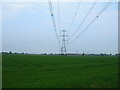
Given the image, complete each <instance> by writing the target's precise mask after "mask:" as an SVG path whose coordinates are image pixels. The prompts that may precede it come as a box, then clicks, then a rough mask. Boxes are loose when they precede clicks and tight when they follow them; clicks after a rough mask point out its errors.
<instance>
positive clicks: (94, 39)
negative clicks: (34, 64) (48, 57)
mask: <svg viewBox="0 0 120 90" xmlns="http://www.w3.org/2000/svg"><path fill="white" fill-rule="evenodd" d="M92 4H93V2H81V5H80V8H79V12H78V14H77V15H76V18H75V22H74V23H73V26H72V27H71V28H70V29H69V28H68V27H69V26H70V24H71V21H72V18H73V15H74V13H75V10H76V8H77V5H78V2H60V17H61V18H60V21H61V28H60V30H61V29H63V28H65V29H66V30H67V31H68V35H71V34H72V33H73V32H74V31H75V30H76V28H77V27H78V25H79V24H80V23H81V22H82V20H83V18H84V17H85V15H86V14H87V12H88V10H89V9H90V7H91V5H92ZM106 4H107V2H97V3H96V5H95V6H94V8H93V9H92V11H91V13H90V14H89V16H88V17H87V19H86V21H85V22H84V23H83V25H82V26H81V28H80V29H79V30H78V32H77V33H76V34H75V35H74V36H73V37H71V39H70V41H71V40H73V39H74V38H75V37H76V36H78V35H79V34H80V33H81V32H82V31H83V30H84V29H85V28H86V27H87V25H88V24H89V23H90V22H91V21H92V20H93V19H94V18H95V16H96V15H97V14H98V13H99V12H100V10H101V9H102V8H103V7H104V6H105V5H106ZM52 5H53V10H54V16H55V21H56V25H57V32H58V34H59V32H60V30H59V29H58V6H57V5H58V3H57V2H52ZM2 10H3V17H2V19H3V22H2V24H3V25H2V28H3V33H2V35H3V38H2V44H3V47H2V50H3V51H12V52H29V53H59V50H60V46H59V45H58V43H57V39H56V37H55V32H54V27H53V23H52V18H51V16H50V11H49V7H48V2H34V3H31V2H30V3H29V2H17V3H15V2H9V3H4V4H3V8H2ZM0 25H1V24H0ZM67 52H78V53H83V52H85V53H112V54H115V53H117V52H118V3H117V2H113V3H111V4H110V6H109V7H108V8H107V9H106V10H105V11H104V12H103V13H102V14H101V15H100V16H99V17H98V19H97V20H96V21H95V22H94V23H93V24H92V25H91V26H90V27H89V28H88V29H87V30H86V31H85V32H84V33H83V34H82V36H81V37H79V38H78V39H76V40H75V41H74V42H72V43H70V44H69V45H68V47H67Z"/></svg>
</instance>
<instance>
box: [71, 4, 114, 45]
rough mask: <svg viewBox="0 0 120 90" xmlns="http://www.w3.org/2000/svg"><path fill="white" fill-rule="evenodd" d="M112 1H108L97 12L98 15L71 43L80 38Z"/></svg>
mask: <svg viewBox="0 0 120 90" xmlns="http://www.w3.org/2000/svg"><path fill="white" fill-rule="evenodd" d="M111 3H112V2H108V3H107V4H106V5H105V7H104V8H103V9H102V10H101V11H100V12H99V13H98V14H97V16H96V17H95V18H94V19H93V20H92V21H91V22H90V23H89V24H88V25H87V27H86V28H85V29H84V30H83V31H82V32H81V33H80V34H79V35H78V36H77V37H76V38H75V39H73V40H72V41H71V42H70V43H72V42H73V41H75V40H76V39H78V38H79V37H80V36H81V35H82V34H83V33H84V32H85V31H86V30H88V28H89V27H90V26H91V25H92V24H93V23H94V22H95V21H96V19H97V18H98V17H99V16H100V15H101V14H102V13H103V12H104V11H105V10H106V9H107V7H108V6H109V5H110V4H111Z"/></svg>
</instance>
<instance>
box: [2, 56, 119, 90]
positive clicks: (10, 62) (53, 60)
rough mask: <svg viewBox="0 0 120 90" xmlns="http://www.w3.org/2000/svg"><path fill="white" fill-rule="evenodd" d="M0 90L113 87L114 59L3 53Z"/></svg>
mask: <svg viewBox="0 0 120 90" xmlns="http://www.w3.org/2000/svg"><path fill="white" fill-rule="evenodd" d="M2 63H3V66H2V67H3V68H2V70H3V71H2V75H3V76H2V79H3V82H2V84H3V88H116V87H118V59H117V56H42V55H20V54H16V55H15V54H11V55H10V54H4V55H3V56H2Z"/></svg>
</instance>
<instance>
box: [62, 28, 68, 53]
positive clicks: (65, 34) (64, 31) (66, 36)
mask: <svg viewBox="0 0 120 90" xmlns="http://www.w3.org/2000/svg"><path fill="white" fill-rule="evenodd" d="M60 36H61V37H62V41H61V54H63V55H64V54H66V44H67V42H68V35H67V30H65V29H63V30H61V32H60Z"/></svg>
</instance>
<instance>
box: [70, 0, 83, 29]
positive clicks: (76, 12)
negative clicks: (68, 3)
mask: <svg viewBox="0 0 120 90" xmlns="http://www.w3.org/2000/svg"><path fill="white" fill-rule="evenodd" d="M80 5H81V0H79V3H78V5H77V8H76V11H75V13H74V16H73V19H72V22H71V24H70V26H69V28H68V29H69V30H71V29H70V28H71V27H72V25H73V23H74V21H75V18H76V16H77V14H78V10H79V7H80Z"/></svg>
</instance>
